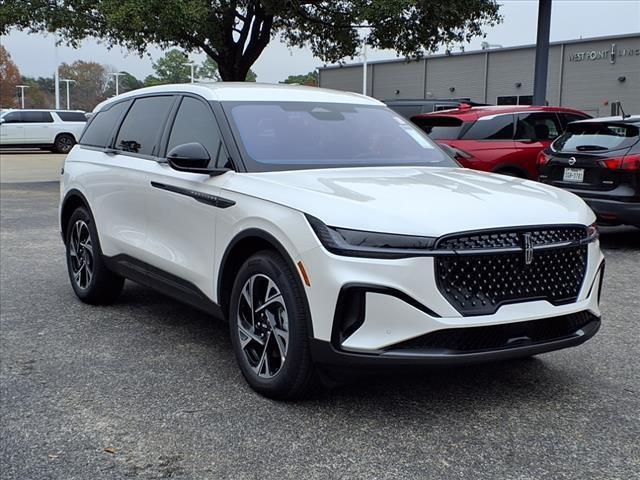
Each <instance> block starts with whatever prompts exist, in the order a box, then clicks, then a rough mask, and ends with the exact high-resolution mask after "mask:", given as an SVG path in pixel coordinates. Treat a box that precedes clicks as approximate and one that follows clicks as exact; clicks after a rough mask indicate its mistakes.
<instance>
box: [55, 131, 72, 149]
mask: <svg viewBox="0 0 640 480" xmlns="http://www.w3.org/2000/svg"><path fill="white" fill-rule="evenodd" d="M75 144H76V139H75V138H74V137H73V135H70V134H68V133H61V134H60V135H58V136H57V137H56V141H55V143H54V144H53V149H54V151H55V152H57V153H69V152H70V151H71V149H72V148H73V146H74V145H75Z"/></svg>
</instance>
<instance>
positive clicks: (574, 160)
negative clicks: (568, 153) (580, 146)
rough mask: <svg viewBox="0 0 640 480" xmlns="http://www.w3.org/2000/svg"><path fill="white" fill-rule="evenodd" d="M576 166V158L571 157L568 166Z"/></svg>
mask: <svg viewBox="0 0 640 480" xmlns="http://www.w3.org/2000/svg"><path fill="white" fill-rule="evenodd" d="M575 164H576V157H571V158H570V159H569V165H575Z"/></svg>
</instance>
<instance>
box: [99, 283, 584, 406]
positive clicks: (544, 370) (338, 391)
mask: <svg viewBox="0 0 640 480" xmlns="http://www.w3.org/2000/svg"><path fill="white" fill-rule="evenodd" d="M118 306H120V307H122V308H124V309H127V310H129V309H131V307H135V311H136V315H134V316H132V317H131V319H135V320H137V321H139V322H141V323H144V324H146V325H147V326H149V327H151V328H152V329H153V331H154V332H156V333H159V334H161V335H166V336H167V337H169V338H166V339H165V341H166V342H167V343H169V342H171V341H179V342H187V343H190V344H197V345H198V346H199V347H200V348H202V349H205V350H207V353H206V354H207V356H210V357H211V365H216V366H217V367H216V368H231V369H234V371H232V372H225V375H224V377H225V378H234V379H236V380H237V381H238V382H241V383H242V384H243V386H244V387H245V388H242V389H240V390H238V391H240V392H244V393H243V394H247V395H256V396H257V394H256V393H254V392H252V391H251V389H250V388H249V387H248V386H245V385H244V380H243V379H242V376H241V374H240V372H239V369H238V368H237V366H236V364H235V359H234V358H233V351H232V348H231V343H230V340H229V330H228V327H227V323H226V322H225V321H224V320H222V319H219V318H215V317H213V316H212V315H207V314H206V313H203V312H201V311H199V310H197V309H195V308H192V307H190V306H187V305H184V304H182V303H180V302H178V301H176V300H173V299H171V298H168V297H166V296H164V295H161V294H159V293H156V292H154V291H153V290H151V289H148V288H146V287H142V286H139V285H136V284H133V283H131V282H127V284H126V287H125V290H124V291H123V294H122V296H121V298H120V299H119V300H118V302H117V303H116V304H115V305H114V306H113V307H110V308H114V307H115V308H118ZM136 328H138V327H136ZM324 373H325V375H324V376H325V380H326V381H328V385H326V386H325V387H319V388H316V389H315V390H314V391H313V392H312V393H311V395H310V396H309V397H308V398H306V399H303V400H302V401H299V402H297V403H296V405H297V406H299V407H300V408H307V407H309V408H314V409H317V408H324V406H325V405H335V404H336V403H339V404H342V403H344V404H345V405H350V404H363V403H367V404H369V403H370V404H371V407H373V406H374V405H375V406H376V408H379V405H381V404H382V405H385V408H387V409H389V410H391V411H393V410H394V409H395V408H396V404H397V406H398V408H401V409H404V408H406V407H407V405H425V404H430V405H431V406H430V408H435V406H436V405H437V404H441V406H442V407H443V408H445V407H446V408H447V409H449V410H448V411H450V410H451V408H452V406H451V403H450V402H454V403H455V404H456V405H457V407H456V408H462V406H464V405H465V404H469V405H471V404H475V403H477V402H478V401H483V402H487V404H488V405H494V406H495V405H496V404H498V403H502V402H511V401H524V400H526V399H527V398H530V397H532V396H542V397H546V396H548V395H549V394H551V393H550V392H551V391H550V389H549V388H548V385H553V386H554V389H556V390H557V389H558V385H565V386H566V385H570V384H571V383H572V382H571V381H570V379H567V378H565V377H566V375H567V373H566V371H563V370H562V369H560V368H555V367H554V366H553V364H552V363H549V362H547V361H546V360H543V359H541V358H540V357H532V358H525V359H518V360H511V361H504V362H495V363H487V364H481V365H474V366H461V367H428V368H424V367H423V368H397V367H394V368H383V369H376V370H363V371H356V372H349V373H348V374H344V373H342V374H336V372H335V371H331V372H324ZM327 373H328V375H326V374H327ZM327 387H328V388H327ZM563 388H566V387H563ZM259 398H261V397H259Z"/></svg>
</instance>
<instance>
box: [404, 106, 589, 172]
mask: <svg viewBox="0 0 640 480" xmlns="http://www.w3.org/2000/svg"><path fill="white" fill-rule="evenodd" d="M586 118H590V116H589V115H587V114H586V113H584V112H581V111H580V110H574V109H572V108H564V107H536V106H523V105H517V106H486V107H471V106H466V105H462V106H461V107H460V108H456V109H453V110H445V111H440V112H434V113H424V114H420V115H415V116H413V117H411V121H412V122H414V123H415V124H416V125H418V126H419V127H420V128H422V129H423V130H424V131H425V132H426V133H427V134H428V135H429V136H430V137H431V138H432V139H434V140H435V141H436V142H438V143H440V144H445V145H449V146H450V147H452V148H451V149H450V151H451V152H452V153H453V154H454V156H455V157H456V159H457V160H458V162H460V164H462V166H464V167H467V168H473V169H476V170H484V171H487V172H496V173H502V174H505V175H512V176H516V177H522V178H528V179H531V180H536V179H537V178H538V172H537V168H536V159H537V157H538V153H540V152H541V151H542V150H544V149H545V148H547V147H548V146H549V145H550V144H551V142H553V141H554V140H555V139H556V138H557V137H559V136H560V135H561V134H562V133H563V132H564V130H565V128H566V126H567V123H569V122H573V121H575V120H583V119H586Z"/></svg>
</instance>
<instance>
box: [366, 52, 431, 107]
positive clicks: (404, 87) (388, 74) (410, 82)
mask: <svg viewBox="0 0 640 480" xmlns="http://www.w3.org/2000/svg"><path fill="white" fill-rule="evenodd" d="M396 90H397V91H398V92H399V93H397V94H396ZM423 94H424V61H423V60H421V61H418V62H409V63H406V62H402V63H399V62H398V63H395V62H394V63H376V64H373V96H374V97H375V98H378V99H380V100H385V99H392V98H393V99H396V98H422V96H423Z"/></svg>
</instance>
